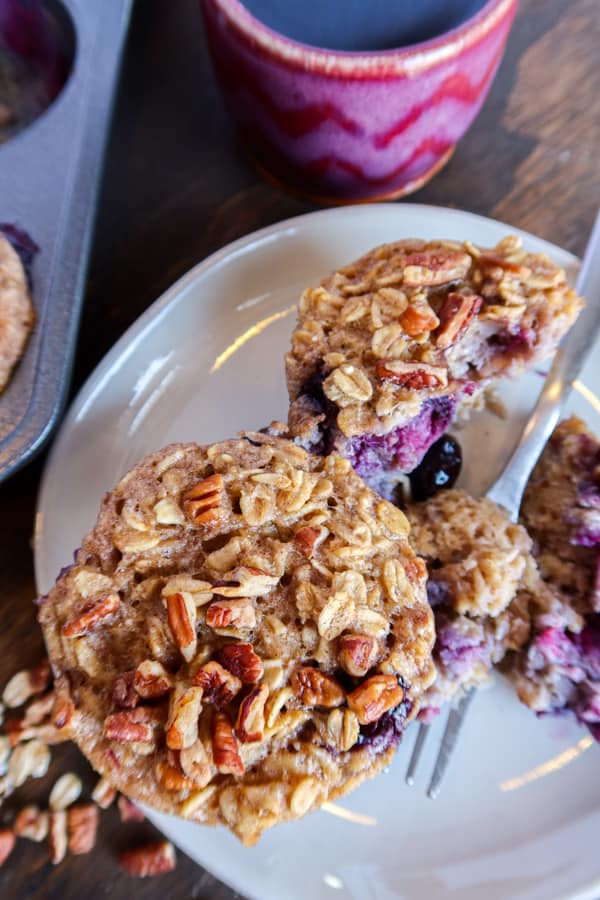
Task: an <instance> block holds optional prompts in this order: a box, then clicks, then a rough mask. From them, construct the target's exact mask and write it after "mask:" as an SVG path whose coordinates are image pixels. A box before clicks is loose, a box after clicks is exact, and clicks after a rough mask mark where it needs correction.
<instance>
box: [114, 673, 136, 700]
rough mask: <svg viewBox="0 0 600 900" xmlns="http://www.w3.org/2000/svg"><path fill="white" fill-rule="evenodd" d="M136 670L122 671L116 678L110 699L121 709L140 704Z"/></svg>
mask: <svg viewBox="0 0 600 900" xmlns="http://www.w3.org/2000/svg"><path fill="white" fill-rule="evenodd" d="M134 682H135V672H134V671H133V670H131V671H129V672H121V674H120V675H117V677H116V678H115V680H114V683H113V686H112V690H111V693H110V699H111V700H112V702H113V704H114V706H118V707H119V709H133V708H134V706H137V705H138V701H139V699H140V698H139V695H138V693H137V691H136V690H135V684H134Z"/></svg>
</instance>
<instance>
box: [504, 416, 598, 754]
mask: <svg viewBox="0 0 600 900" xmlns="http://www.w3.org/2000/svg"><path fill="white" fill-rule="evenodd" d="M521 521H522V522H523V524H524V525H525V526H526V527H527V529H528V530H529V533H530V534H531V536H532V537H533V540H534V549H533V552H534V554H535V556H536V557H537V561H538V565H539V569H540V573H541V575H542V577H543V578H544V581H545V582H546V583H547V584H548V586H549V587H550V588H551V589H552V591H553V592H554V594H555V595H556V596H557V597H558V598H559V600H560V603H558V604H557V605H556V606H555V607H554V608H552V609H547V608H545V607H544V606H541V607H537V608H536V609H535V613H534V615H533V628H532V634H531V637H530V640H529V641H528V643H527V645H526V646H525V647H524V648H523V650H522V651H521V652H519V653H515V654H510V656H509V657H508V658H507V660H506V663H507V665H506V671H507V674H508V675H509V677H510V678H511V679H512V680H513V682H514V683H515V685H516V688H517V692H518V694H519V697H520V699H521V700H522V701H523V702H524V703H525V704H527V706H530V707H531V708H532V709H534V710H536V711H537V712H538V713H561V712H565V713H566V712H569V711H570V712H572V713H574V715H575V716H576V718H577V720H578V721H579V722H580V723H581V724H583V725H586V726H587V727H588V728H589V729H590V732H591V733H592V735H593V737H594V738H595V739H596V740H598V741H600V443H599V442H598V440H597V438H596V437H595V435H594V434H593V433H592V432H591V431H590V430H589V429H588V428H587V426H586V425H585V424H584V423H583V422H582V421H581V420H580V419H577V418H575V417H571V418H569V419H566V420H565V421H564V422H561V423H560V424H559V425H558V427H557V428H556V429H555V431H554V433H553V435H552V437H551V438H550V440H549V442H548V444H547V445H546V448H545V450H544V452H543V453H542V456H541V457H540V460H539V462H538V464H537V466H536V467H535V469H534V471H533V474H532V476H531V479H530V481H529V485H528V487H527V490H526V492H525V497H524V500H523V506H522V507H521Z"/></svg>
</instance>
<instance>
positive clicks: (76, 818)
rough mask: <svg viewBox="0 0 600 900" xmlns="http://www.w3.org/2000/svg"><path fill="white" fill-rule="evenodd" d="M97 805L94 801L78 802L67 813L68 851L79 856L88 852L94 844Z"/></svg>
mask: <svg viewBox="0 0 600 900" xmlns="http://www.w3.org/2000/svg"><path fill="white" fill-rule="evenodd" d="M98 818H99V816H98V807H97V806H96V805H95V804H94V803H80V804H79V805H78V806H73V807H71V809H70V810H69V811H68V813H67V828H68V832H69V853H73V854H74V855H75V856H80V855H81V854H83V853H89V852H90V851H91V850H93V849H94V846H95V844H96V833H97V831H98Z"/></svg>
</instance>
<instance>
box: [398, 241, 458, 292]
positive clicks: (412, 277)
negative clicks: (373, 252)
mask: <svg viewBox="0 0 600 900" xmlns="http://www.w3.org/2000/svg"><path fill="white" fill-rule="evenodd" d="M470 266H471V257H470V256H469V254H468V253H464V252H462V251H461V250H450V249H448V250H420V251H417V252H416V253H409V255H408V256H407V257H406V259H405V261H404V273H403V281H404V284H405V285H407V286H408V287H433V286H434V285H439V284H446V283H447V282H449V281H457V280H458V279H460V278H464V277H465V275H466V274H467V272H468V271H469V268H470Z"/></svg>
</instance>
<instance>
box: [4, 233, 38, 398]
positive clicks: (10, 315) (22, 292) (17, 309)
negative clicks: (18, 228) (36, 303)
mask: <svg viewBox="0 0 600 900" xmlns="http://www.w3.org/2000/svg"><path fill="white" fill-rule="evenodd" d="M17 234H18V232H17ZM34 322H35V313H34V311H33V304H32V302H31V297H30V294H29V284H28V280H27V272H26V271H25V268H24V266H23V262H22V261H21V258H20V256H19V254H18V253H17V250H16V249H15V248H14V247H13V245H12V242H11V241H9V239H8V237H7V236H5V235H4V234H3V233H2V226H0V393H2V391H3V390H4V388H5V387H6V385H7V384H8V382H9V380H10V377H11V375H12V372H13V369H14V367H15V366H16V365H17V363H18V361H19V360H20V358H21V356H22V355H23V352H24V350H25V346H26V344H27V340H28V338H29V334H30V332H31V331H32V329H33V325H34Z"/></svg>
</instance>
